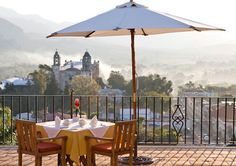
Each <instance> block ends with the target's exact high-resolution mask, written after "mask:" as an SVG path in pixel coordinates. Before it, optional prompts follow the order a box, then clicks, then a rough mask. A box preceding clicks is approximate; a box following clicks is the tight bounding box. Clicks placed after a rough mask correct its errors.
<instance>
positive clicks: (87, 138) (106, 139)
mask: <svg viewBox="0 0 236 166" xmlns="http://www.w3.org/2000/svg"><path fill="white" fill-rule="evenodd" d="M85 139H86V140H89V139H96V140H102V141H114V139H113V138H107V137H94V136H85Z"/></svg>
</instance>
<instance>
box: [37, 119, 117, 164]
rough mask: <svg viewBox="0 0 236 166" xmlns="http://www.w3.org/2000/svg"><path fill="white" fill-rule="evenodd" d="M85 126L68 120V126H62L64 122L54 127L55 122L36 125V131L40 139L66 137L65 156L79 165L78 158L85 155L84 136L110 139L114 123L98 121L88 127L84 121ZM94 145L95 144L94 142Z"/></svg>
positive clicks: (88, 121) (87, 122) (87, 121)
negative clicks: (40, 136) (39, 134)
mask: <svg viewBox="0 0 236 166" xmlns="http://www.w3.org/2000/svg"><path fill="white" fill-rule="evenodd" d="M85 121H86V124H85V125H84V126H83V127H81V126H80V125H79V122H78V121H74V120H73V119H69V126H63V122H64V120H62V121H61V125H60V127H55V121H49V122H43V123H37V125H36V126H37V127H36V128H37V131H39V132H40V133H41V135H42V137H55V136H67V137H68V139H67V142H66V155H67V156H69V157H70V159H71V160H72V161H73V162H75V163H76V164H77V165H80V157H81V156H84V155H86V154H87V148H86V140H85V136H96V137H103V136H104V137H112V136H113V131H114V125H115V124H114V123H110V122H103V121H98V123H97V125H96V126H95V127H92V126H91V125H90V121H91V120H88V119H86V120H85ZM94 143H96V142H94Z"/></svg>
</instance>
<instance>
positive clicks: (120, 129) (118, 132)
mask: <svg viewBox="0 0 236 166" xmlns="http://www.w3.org/2000/svg"><path fill="white" fill-rule="evenodd" d="M135 128H136V120H131V121H122V122H116V124H115V130H114V132H115V133H114V144H113V148H114V150H115V151H124V150H129V149H130V148H131V147H133V145H134V141H135V140H134V139H135Z"/></svg>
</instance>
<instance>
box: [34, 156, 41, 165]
mask: <svg viewBox="0 0 236 166" xmlns="http://www.w3.org/2000/svg"><path fill="white" fill-rule="evenodd" d="M35 166H40V157H39V156H37V155H36V156H35Z"/></svg>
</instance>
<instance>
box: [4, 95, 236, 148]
mask: <svg viewBox="0 0 236 166" xmlns="http://www.w3.org/2000/svg"><path fill="white" fill-rule="evenodd" d="M75 98H79V99H80V110H79V112H77V111H76V110H75V108H74V99H75ZM136 112H137V133H138V143H139V144H144V145H176V144H179V145H191V144H194V145H226V144H233V143H234V140H236V137H235V98H210V97H153V96H152V97H149V96H139V97H138V98H137V111H136ZM94 115H97V117H98V119H99V120H102V121H111V122H116V121H123V120H129V119H132V117H133V109H132V97H130V96H76V95H73V93H71V95H27V96H26V95H20V96H19V95H1V96H0V144H8V143H12V142H14V139H15V123H14V120H15V119H16V118H19V119H28V120H32V121H36V122H44V121H51V120H54V118H55V117H56V116H60V117H61V118H72V117H73V116H80V117H87V118H92V116H94Z"/></svg>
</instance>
